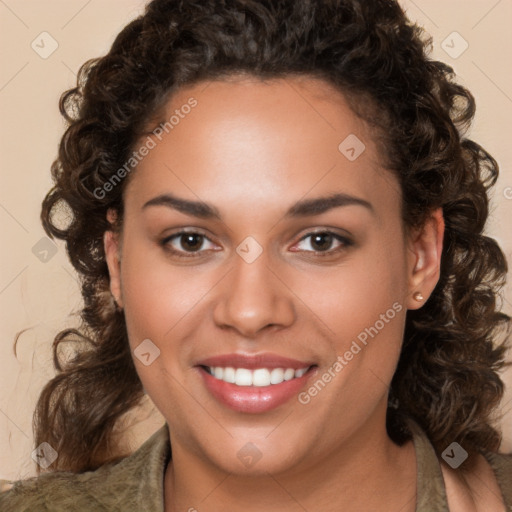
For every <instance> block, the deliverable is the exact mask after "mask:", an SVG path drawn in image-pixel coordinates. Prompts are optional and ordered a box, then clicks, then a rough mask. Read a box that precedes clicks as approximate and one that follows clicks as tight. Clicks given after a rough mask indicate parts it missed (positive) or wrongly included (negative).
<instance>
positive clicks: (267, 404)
mask: <svg viewBox="0 0 512 512" xmlns="http://www.w3.org/2000/svg"><path fill="white" fill-rule="evenodd" d="M315 368H316V367H315V366H313V367H312V368H310V369H309V370H308V371H307V372H306V373H305V374H304V375H303V376H302V377H296V378H293V379H290V380H285V381H283V382H281V384H272V385H270V386H261V387H260V386H237V385H236V384H230V383H229V382H224V381H223V380H220V379H216V378H215V377H214V376H213V375H211V374H210V373H208V372H207V371H206V370H205V369H204V368H203V367H201V366H199V367H198V369H199V371H200V373H201V375H202V377H203V380H204V383H205V385H206V387H207V388H208V390H209V391H210V393H211V394H212V395H213V396H214V397H215V398H216V399H217V400H218V401H219V402H220V403H222V404H224V405H225V406H227V407H229V408H230V409H233V410H235V411H238V412H247V413H253V414H257V413H262V412H267V411H270V410H272V409H275V408H276V407H279V406H280V405H282V404H284V403H286V402H287V401H288V400H290V398H292V397H293V396H296V395H297V394H298V393H299V391H300V390H301V388H302V387H304V385H305V384H306V381H307V380H308V379H309V377H311V376H312V375H313V373H314V371H315Z"/></svg>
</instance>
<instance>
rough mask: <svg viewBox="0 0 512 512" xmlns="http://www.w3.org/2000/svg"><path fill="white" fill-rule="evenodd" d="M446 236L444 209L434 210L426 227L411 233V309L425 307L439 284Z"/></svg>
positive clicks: (409, 263)
mask: <svg viewBox="0 0 512 512" xmlns="http://www.w3.org/2000/svg"><path fill="white" fill-rule="evenodd" d="M443 237H444V218H443V210H442V208H437V209H436V210H434V211H433V212H432V213H431V214H430V216H429V217H428V219H427V220H426V221H425V223H424V224H423V226H422V227H421V228H419V229H416V230H414V231H413V232H412V233H411V234H410V235H409V241H408V256H407V260H408V265H407V266H408V270H407V272H408V284H409V293H408V295H407V301H406V304H407V309H419V308H420V307H421V306H423V304H424V303H425V302H426V301H427V299H428V297H429V296H430V294H431V293H432V292H433V290H434V288H435V287H436V285H437V282H438V281H439V276H440V273H441V255H442V252H443ZM419 294H421V296H423V298H421V296H420V295H419ZM415 296H416V298H415Z"/></svg>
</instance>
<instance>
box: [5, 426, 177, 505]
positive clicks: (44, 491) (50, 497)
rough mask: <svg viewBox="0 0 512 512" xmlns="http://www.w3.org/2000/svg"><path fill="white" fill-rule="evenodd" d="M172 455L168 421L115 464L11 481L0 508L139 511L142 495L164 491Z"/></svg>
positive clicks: (151, 497) (150, 496)
mask: <svg viewBox="0 0 512 512" xmlns="http://www.w3.org/2000/svg"><path fill="white" fill-rule="evenodd" d="M169 456H170V447H169V442H168V430H167V425H164V427H162V428H161V429H160V430H158V431H157V432H155V433H154V434H153V435H152V436H151V437H150V438H149V439H148V440H147V441H146V442H145V443H144V444H143V445H142V446H141V447H140V448H139V449H138V450H137V451H135V452H134V453H133V454H132V455H130V456H129V457H126V458H124V459H122V460H121V461H120V462H117V463H115V464H109V465H106V466H102V467H100V468H98V469H97V470H95V471H87V472H84V473H71V472H68V471H56V472H53V473H44V474H42V475H40V476H38V477H33V478H29V479H25V480H18V481H15V482H12V485H11V486H6V487H10V488H8V490H7V491H4V492H0V511H2V512H4V511H5V512H7V511H12V512H25V511H26V512H61V511H62V512H68V511H70V510H80V511H83V512H86V511H89V510H90V511H92V510H94V511H95V512H107V511H111V510H113V509H114V508H115V509H116V510H117V507H119V506H120V507H121V508H120V510H121V509H123V510H133V511H135V510H138V509H139V505H140V503H139V502H140V501H141V499H145V500H147V501H152V500H155V502H157V500H158V498H159V495H158V493H160V495H163V490H161V489H159V488H158V487H159V485H160V486H161V485H162V484H161V482H160V480H163V474H164V471H165V465H166V461H167V459H168V457H169ZM143 495H144V496H143ZM155 510H156V508H155Z"/></svg>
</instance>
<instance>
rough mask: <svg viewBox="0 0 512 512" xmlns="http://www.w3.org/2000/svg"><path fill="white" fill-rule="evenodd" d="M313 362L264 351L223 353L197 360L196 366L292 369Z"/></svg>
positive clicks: (306, 365)
mask: <svg viewBox="0 0 512 512" xmlns="http://www.w3.org/2000/svg"><path fill="white" fill-rule="evenodd" d="M313 364H314V362H313V361H299V360H298V359H290V358H288V357H283V356H279V355H277V354H271V353H264V354H254V355H245V354H224V355H220V356H214V357H209V358H208V359H203V360H202V361H199V363H198V364H197V366H209V367H210V368H212V367H223V368H226V367H232V368H247V369H248V370H256V369H257V368H269V369H273V368H293V369H294V370H300V369H301V368H309V367H310V366H312V365H313Z"/></svg>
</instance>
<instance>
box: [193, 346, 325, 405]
mask: <svg viewBox="0 0 512 512" xmlns="http://www.w3.org/2000/svg"><path fill="white" fill-rule="evenodd" d="M197 368H198V371H199V372H200V375H201V377H202V380H203V383H204V384H205V386H206V388H207V390H208V391H209V392H210V394H211V395H212V396H213V397H214V398H215V399H216V400H217V401H218V402H220V403H221V404H222V405H224V406H227V407H229V408H230V409H233V410H236V411H238V412H245V413H263V412H267V411H270V410H272V409H275V408H276V407H278V406H280V405H282V404H284V403H286V402H287V401H288V400H290V399H291V398H292V397H293V396H295V395H297V394H298V393H299V392H300V390H301V389H302V388H303V387H304V386H305V385H306V381H307V380H308V379H309V378H310V377H311V376H312V375H313V374H315V373H316V365H315V364H314V363H313V362H311V361H300V360H298V359H290V358H287V357H282V356H279V355H277V354H271V353H266V354H256V355H250V356H247V355H244V354H225V355H220V356H215V357H210V358H208V359H204V360H202V361H200V362H199V364H198V365H197Z"/></svg>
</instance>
